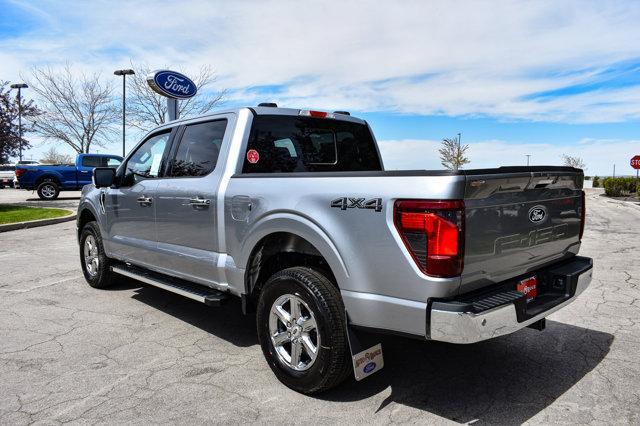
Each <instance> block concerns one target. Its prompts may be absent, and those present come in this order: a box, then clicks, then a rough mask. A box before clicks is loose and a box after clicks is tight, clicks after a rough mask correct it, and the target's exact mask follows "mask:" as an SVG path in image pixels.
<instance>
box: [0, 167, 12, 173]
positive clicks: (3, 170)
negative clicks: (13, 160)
mask: <svg viewBox="0 0 640 426" xmlns="http://www.w3.org/2000/svg"><path fill="white" fill-rule="evenodd" d="M15 169H16V166H0V172H12V171H14V170H15Z"/></svg>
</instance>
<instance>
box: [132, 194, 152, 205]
mask: <svg viewBox="0 0 640 426" xmlns="http://www.w3.org/2000/svg"><path fill="white" fill-rule="evenodd" d="M136 201H137V202H138V204H140V205H141V206H148V205H149V204H151V203H153V199H152V198H151V197H145V196H144V195H143V196H142V197H138V199H137V200H136Z"/></svg>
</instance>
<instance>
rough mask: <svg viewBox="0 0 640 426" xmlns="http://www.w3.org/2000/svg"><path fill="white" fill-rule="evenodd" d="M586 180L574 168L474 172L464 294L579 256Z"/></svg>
mask: <svg viewBox="0 0 640 426" xmlns="http://www.w3.org/2000/svg"><path fill="white" fill-rule="evenodd" d="M583 179H584V175H583V173H582V171H581V170H579V169H574V168H570V167H502V168H498V169H488V170H473V171H472V170H469V171H468V172H467V173H466V183H465V194H464V203H465V208H466V213H465V256H464V270H463V274H462V281H461V286H460V293H466V292H468V291H473V290H476V289H479V288H482V287H486V286H489V285H491V284H493V283H497V282H500V281H504V280H507V279H510V278H514V277H521V276H524V275H526V274H527V273H529V272H530V271H533V270H535V269H538V268H540V267H542V266H545V265H548V264H550V263H553V262H555V261H558V260H560V259H563V258H568V257H571V256H573V255H575V254H576V253H577V252H578V249H579V247H580V229H581V214H582V209H583V197H582V190H581V189H582V183H583Z"/></svg>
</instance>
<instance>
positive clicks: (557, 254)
mask: <svg viewBox="0 0 640 426" xmlns="http://www.w3.org/2000/svg"><path fill="white" fill-rule="evenodd" d="M434 155H437V153H434ZM583 177H584V175H583V172H582V170H579V169H575V168H572V167H553V166H537V167H500V168H496V169H482V170H458V171H427V170H414V171H385V170H384V167H383V163H382V159H381V157H380V154H379V150H378V148H377V145H376V142H375V139H374V136H373V134H372V132H371V129H370V128H369V126H368V124H367V122H365V121H364V120H361V119H358V118H355V117H352V116H350V115H348V114H347V113H345V112H335V113H327V112H322V111H312V110H298V109H285V108H276V107H267V106H261V107H256V108H240V109H234V110H229V111H224V112H218V113H215V114H211V115H207V116H203V117H199V118H196V119H188V120H187V119H185V120H179V121H175V122H171V123H168V124H165V125H163V126H161V127H158V128H157V129H155V130H153V131H152V132H150V133H149V134H148V135H147V136H145V137H144V139H143V140H142V141H141V142H140V143H139V144H138V145H137V147H136V148H135V149H133V150H132V152H131V153H130V154H129V155H128V156H127V158H126V159H125V160H124V162H123V165H122V166H121V167H120V168H119V169H118V170H117V171H116V170H113V169H108V168H96V169H95V171H94V181H95V185H87V186H85V187H84V188H83V190H82V197H81V200H80V203H79V206H78V219H77V226H78V241H79V244H80V263H81V267H82V271H83V273H84V277H85V279H86V281H87V282H88V283H89V285H90V286H92V287H95V288H106V287H109V286H110V285H111V283H112V282H113V281H114V279H115V278H116V277H117V276H119V275H121V276H127V277H131V278H134V279H137V280H139V281H141V282H143V283H146V284H149V285H152V286H156V287H159V288H161V289H164V290H167V291H170V292H174V293H176V294H178V295H181V296H184V297H188V298H190V299H193V300H196V301H198V302H201V303H204V304H207V305H211V306H218V305H219V304H221V303H223V302H224V301H225V300H226V299H228V298H230V297H233V296H236V297H239V298H241V301H242V309H243V310H244V312H245V313H247V312H252V311H255V312H256V325H257V334H258V339H259V341H260V345H261V346H262V351H263V353H264V356H265V358H266V360H267V363H268V365H269V367H270V368H271V369H272V370H273V372H274V373H275V375H276V376H277V377H278V379H280V380H281V381H282V382H283V383H284V384H285V385H287V386H289V387H291V388H292V389H295V390H297V391H299V392H303V393H314V392H320V391H323V390H326V389H329V388H331V387H334V386H336V385H338V384H339V383H340V382H341V381H343V379H345V378H346V377H348V376H349V375H350V374H354V375H355V377H356V379H362V378H364V377H366V376H367V375H370V374H372V373H374V372H375V371H377V370H379V369H380V368H381V367H382V365H383V358H382V347H381V345H380V343H379V342H378V343H377V344H376V342H371V343H373V345H372V346H371V347H369V348H367V347H366V346H365V345H364V343H363V340H361V337H362V333H360V332H359V330H361V329H367V330H370V331H375V332H377V333H379V332H386V333H396V334H400V335H405V336H412V337H415V338H418V339H422V340H436V341H442V342H449V343H458V344H468V343H474V342H479V341H482V340H486V339H491V338H493V337H496V336H501V335H504V334H507V333H512V332H515V331H516V330H519V329H521V328H523V327H527V326H530V327H535V328H537V329H540V330H541V329H542V328H544V325H545V323H544V320H545V317H547V316H548V315H549V314H551V313H552V312H555V311H557V310H558V309H560V308H562V307H563V306H565V305H567V304H568V303H571V302H572V301H573V300H575V299H576V297H577V296H578V295H579V294H580V293H582V292H583V291H584V290H585V289H586V288H587V286H588V285H589V283H590V282H591V271H592V261H591V259H589V258H586V257H581V256H578V251H579V249H580V242H581V239H582V234H583V230H584V223H585V198H584V192H583V191H582V190H581V188H582V181H583ZM169 303H170V302H169ZM358 334H360V335H361V337H358ZM354 337H355V338H354ZM358 346H360V347H358ZM367 346H368V344H367ZM449 350H451V351H455V350H456V349H455V347H454V346H449ZM478 368H479V369H481V368H482V365H478Z"/></svg>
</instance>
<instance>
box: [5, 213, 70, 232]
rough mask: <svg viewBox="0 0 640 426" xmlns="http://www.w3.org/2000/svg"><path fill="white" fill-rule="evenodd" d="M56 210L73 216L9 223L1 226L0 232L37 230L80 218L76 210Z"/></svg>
mask: <svg viewBox="0 0 640 426" xmlns="http://www.w3.org/2000/svg"><path fill="white" fill-rule="evenodd" d="M56 208H59V209H60V210H67V211H68V212H70V213H71V214H69V215H67V216H62V217H54V218H52V219H38V220H30V221H27V222H16V223H7V224H4V225H0V232H7V231H17V230H19V229H27V228H35V227H38V226H46V225H55V224H56V223H62V222H70V221H72V220H75V219H76V217H77V216H78V215H77V214H76V212H75V211H74V210H70V209H64V208H60V207H56Z"/></svg>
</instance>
